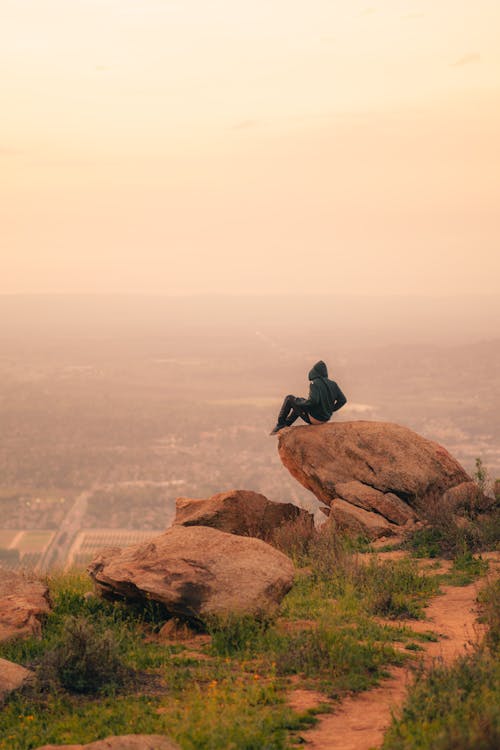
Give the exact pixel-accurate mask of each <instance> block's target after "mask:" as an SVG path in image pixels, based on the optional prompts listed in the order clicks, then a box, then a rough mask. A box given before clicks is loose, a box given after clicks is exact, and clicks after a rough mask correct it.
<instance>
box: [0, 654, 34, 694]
mask: <svg viewBox="0 0 500 750" xmlns="http://www.w3.org/2000/svg"><path fill="white" fill-rule="evenodd" d="M34 677H35V673H34V672H32V671H31V670H30V669H26V668H25V667H21V665H20V664H15V663H14V662H13V661H7V659H0V703H1V702H2V701H3V699H4V698H5V696H6V695H7V694H8V693H11V692H12V691H13V690H19V688H21V687H23V685H26V684H27V683H28V682H31V681H32V680H33V679H34Z"/></svg>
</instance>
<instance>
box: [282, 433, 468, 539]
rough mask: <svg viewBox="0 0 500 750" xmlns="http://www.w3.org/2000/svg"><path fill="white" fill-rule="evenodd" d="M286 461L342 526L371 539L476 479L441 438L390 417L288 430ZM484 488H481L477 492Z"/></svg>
mask: <svg viewBox="0 0 500 750" xmlns="http://www.w3.org/2000/svg"><path fill="white" fill-rule="evenodd" d="M279 454H280V457H281V460H282V462H283V464H284V465H285V466H286V468H287V469H288V470H289V471H290V473H291V474H292V475H293V476H294V477H295V478H296V479H298V481H299V482H300V483H301V484H302V485H303V486H304V487H306V488H307V489H308V490H311V492H313V493H314V494H315V495H316V497H317V498H318V500H320V501H322V502H323V503H325V504H326V505H329V506H330V516H331V517H332V518H333V519H335V521H336V522H337V523H338V524H339V525H340V526H343V527H347V528H349V529H351V530H353V531H356V532H360V533H364V534H367V535H368V536H369V537H371V538H376V537H380V536H386V535H391V534H394V533H398V532H399V531H400V530H401V527H402V526H405V525H411V524H413V523H414V522H415V521H416V520H417V519H418V517H419V513H420V512H421V509H422V507H425V504H426V503H436V502H439V500H440V498H442V496H443V495H444V494H445V493H448V496H450V493H451V496H452V497H454V496H456V497H457V499H458V498H462V497H463V496H464V494H465V495H467V494H470V493H471V492H472V491H473V487H475V485H473V483H472V481H471V478H470V477H469V476H468V474H467V473H466V472H465V470H464V469H463V468H462V467H461V466H460V464H459V463H458V462H457V461H456V460H455V459H454V458H453V457H452V456H451V455H450V454H449V453H448V451H447V450H446V449H445V448H443V447H442V446H441V445H438V443H434V442H432V441H431V440H427V439H426V438H423V437H421V436H420V435H417V434H416V433H415V432H413V431H412V430H409V429H408V428H406V427H401V426H400V425H397V424H391V423H387V422H367V421H359V422H338V423H335V422H331V423H328V424H324V425H317V426H316V425H315V426H313V427H310V426H306V427H296V428H291V429H288V430H283V431H282V432H281V433H280V436H279ZM476 491H477V490H476Z"/></svg>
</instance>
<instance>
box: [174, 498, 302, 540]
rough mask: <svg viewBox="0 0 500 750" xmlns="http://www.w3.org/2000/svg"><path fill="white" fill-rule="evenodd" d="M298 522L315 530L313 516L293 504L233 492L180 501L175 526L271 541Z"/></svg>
mask: <svg viewBox="0 0 500 750" xmlns="http://www.w3.org/2000/svg"><path fill="white" fill-rule="evenodd" d="M298 518H301V519H302V520H303V521H304V523H305V524H306V525H307V524H309V525H310V527H311V528H312V527H313V525H314V517H313V515H312V514H311V513H308V512H307V511H306V510H303V509H302V508H298V507H297V506H296V505H293V503H273V502H271V501H270V500H268V499H267V498H266V497H264V495H260V494H259V493H257V492H250V491H247V490H231V491H230V492H221V493H219V494H217V495H213V496H212V497H210V498H208V499H206V500H194V499H191V498H187V497H179V498H177V501H176V515H175V519H174V525H180V526H210V527H212V528H214V529H219V530H220V531H226V532H227V533H228V534H239V535H240V536H254V537H257V538H258V539H263V540H264V541H268V540H269V539H271V538H272V536H273V532H274V531H275V530H276V529H277V528H279V527H280V526H282V525H283V524H284V523H286V522H288V521H295V520H297V519H298Z"/></svg>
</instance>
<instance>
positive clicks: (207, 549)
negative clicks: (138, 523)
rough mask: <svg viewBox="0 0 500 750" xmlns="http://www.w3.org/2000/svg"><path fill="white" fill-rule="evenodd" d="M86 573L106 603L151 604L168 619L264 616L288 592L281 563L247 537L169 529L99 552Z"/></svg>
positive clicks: (284, 560) (285, 562) (288, 569)
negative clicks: (119, 600)
mask: <svg viewBox="0 0 500 750" xmlns="http://www.w3.org/2000/svg"><path fill="white" fill-rule="evenodd" d="M88 571H89V573H90V575H91V577H92V578H93V580H94V581H95V584H96V587H97V590H98V592H99V593H100V594H101V595H102V596H104V597H106V598H112V599H113V598H123V599H127V600H130V601H149V600H153V601H156V602H159V603H160V604H163V605H164V606H165V608H166V610H167V611H168V612H169V613H170V614H171V615H173V616H179V617H182V618H187V619H194V620H198V619H203V618H204V617H206V616H207V615H224V614H228V613H238V614H251V615H255V616H260V615H266V614H269V613H271V612H272V611H274V610H275V609H276V607H277V605H278V604H279V602H280V601H281V599H282V598H283V596H284V595H285V594H286V593H287V591H288V590H289V589H290V587H291V585H292V582H293V575H294V567H293V563H292V562H291V560H290V559H289V558H288V557H286V555H284V554H282V553H281V552H278V550H276V549H274V548H273V547H271V546H270V545H269V544H266V543H265V542H263V541H261V540H260V539H254V538H252V537H242V536H236V535H234V534H226V533H225V532H223V531H218V530H217V529H210V528H208V527H206V526H190V527H186V526H174V527H172V528H171V529H168V530H167V531H166V532H165V533H163V534H161V535H160V536H157V537H155V538H154V539H152V540H151V541H149V542H147V543H145V544H140V545H136V546H133V547H125V548H123V549H119V548H110V549H107V550H104V551H103V552H102V553H101V554H100V555H98V556H97V557H96V558H95V559H94V560H93V561H92V563H91V564H90V566H89V568H88Z"/></svg>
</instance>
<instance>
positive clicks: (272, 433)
mask: <svg viewBox="0 0 500 750" xmlns="http://www.w3.org/2000/svg"><path fill="white" fill-rule="evenodd" d="M283 427H286V424H280V423H279V422H278V424H277V425H276V426H275V427H273V429H272V430H271V432H270V433H269V434H270V435H276V433H277V432H279V431H280V430H282V429H283Z"/></svg>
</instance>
